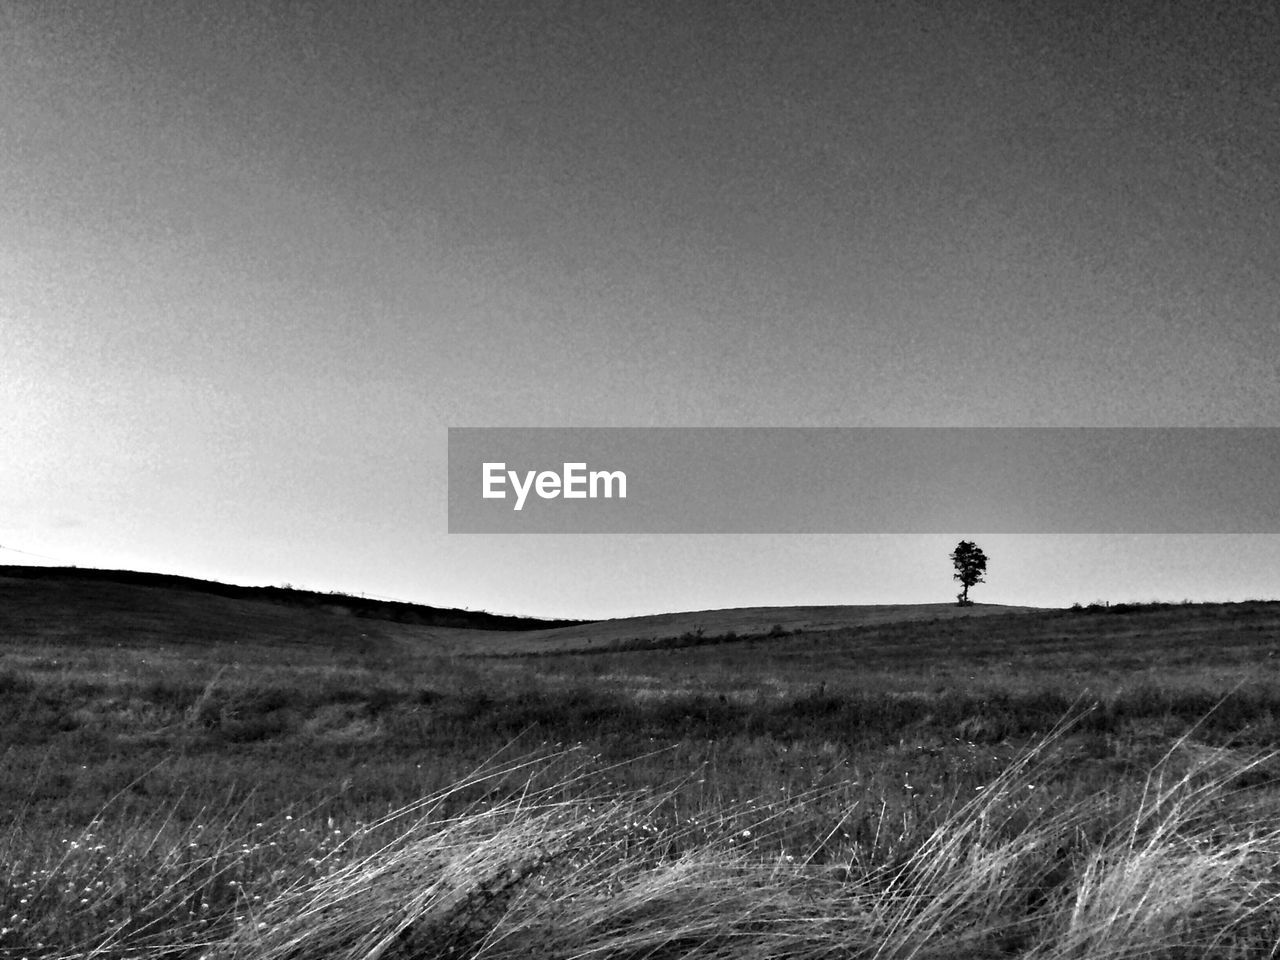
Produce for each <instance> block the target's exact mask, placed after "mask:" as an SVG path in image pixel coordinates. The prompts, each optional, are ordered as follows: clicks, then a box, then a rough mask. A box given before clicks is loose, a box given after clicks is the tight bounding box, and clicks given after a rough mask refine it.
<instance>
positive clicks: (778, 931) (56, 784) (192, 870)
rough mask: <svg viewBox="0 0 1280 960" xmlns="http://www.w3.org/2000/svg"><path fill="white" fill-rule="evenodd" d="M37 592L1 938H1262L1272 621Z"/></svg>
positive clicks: (1176, 611)
mask: <svg viewBox="0 0 1280 960" xmlns="http://www.w3.org/2000/svg"><path fill="white" fill-rule="evenodd" d="M28 586H29V585H28ZM61 589H62V593H61V596H60V598H59V600H58V602H56V603H54V602H51V601H50V599H49V597H48V596H47V595H42V594H41V593H40V592H39V591H33V590H30V589H24V588H23V585H22V584H17V585H15V583H14V582H13V581H3V580H0V644H2V646H0V724H2V725H3V726H0V736H2V737H3V744H4V748H3V755H2V756H0V810H3V811H6V812H7V814H8V816H7V819H6V820H4V821H2V822H0V956H13V957H19V956H29V957H36V956H41V957H52V956H78V957H87V956H102V957H109V956H110V957H116V956H118V957H124V956H132V957H160V956H174V957H187V956H190V957H197V956H203V955H208V956H210V957H246V958H248V957H285V956H288V957H296V958H308V957H317V958H318V957H422V958H428V957H451V958H452V957H471V956H492V957H544V956H545V957H565V958H567V957H600V958H615V957H616V958H623V957H625V958H636V960H638V958H640V957H653V958H675V957H693V956H698V957H1107V956H1166V957H1204V956H1211V957H1230V956H1239V957H1253V956H1259V957H1261V956H1272V955H1274V953H1275V952H1276V945H1277V943H1278V942H1280V940H1278V939H1277V938H1278V937H1280V909H1278V908H1277V901H1276V899H1275V898H1276V896H1277V894H1280V872H1277V869H1276V864H1277V863H1278V862H1280V817H1278V816H1277V813H1280V806H1277V803H1276V801H1277V794H1276V793H1275V791H1274V789H1273V786H1272V781H1273V773H1274V771H1275V769H1277V767H1276V764H1275V761H1273V760H1272V759H1271V758H1270V756H1269V755H1268V751H1269V750H1270V749H1271V748H1272V746H1273V744H1274V743H1275V742H1276V740H1277V733H1278V732H1280V731H1278V729H1277V726H1276V724H1277V719H1276V718H1278V717H1280V709H1277V708H1278V707H1280V685H1278V684H1277V666H1276V660H1277V658H1276V657H1275V656H1273V654H1274V653H1275V650H1277V649H1280V604H1275V603H1250V604H1231V605H1176V606H1159V605H1152V606H1145V607H1132V608H1126V607H1111V608H1101V609H1086V610H1075V611H1020V612H1019V611H1015V612H1009V611H999V610H994V611H993V610H990V609H988V610H987V611H985V614H986V615H984V616H981V617H967V618H961V619H956V618H949V619H944V618H940V617H936V618H930V617H925V618H922V617H921V611H919V610H915V611H908V612H907V614H906V615H905V616H904V618H903V619H899V620H893V619H885V618H883V617H869V618H866V619H864V621H862V622H861V625H858V626H843V627H840V628H838V629H810V630H800V631H796V630H794V629H791V628H788V627H786V626H784V625H782V624H781V623H779V628H778V629H777V630H773V629H772V628H770V629H769V630H768V631H767V632H765V634H764V635H759V634H757V635H754V636H747V637H743V636H739V635H738V631H733V630H726V631H724V632H723V633H710V632H708V631H707V630H706V628H705V627H704V628H703V629H702V630H701V631H698V630H697V629H696V628H690V629H686V630H684V631H683V632H682V633H680V634H674V635H672V636H671V637H668V638H666V640H667V641H669V642H657V643H655V642H654V641H653V638H652V637H643V636H639V637H636V638H632V639H636V640H639V641H641V642H637V643H612V642H610V643H601V644H596V645H592V646H589V647H583V648H578V649H577V652H573V653H566V652H558V651H557V648H555V647H554V646H538V647H535V649H536V651H537V652H536V653H532V652H529V651H530V648H529V646H528V644H529V640H528V638H527V637H525V638H520V637H519V635H513V637H514V638H515V639H518V640H519V641H520V642H518V643H517V642H514V640H513V643H512V645H511V646H510V647H509V648H507V649H490V648H489V647H487V646H486V644H493V643H496V642H497V641H496V640H494V639H493V638H492V637H490V638H486V639H485V643H484V644H479V645H476V646H471V647H468V646H465V645H464V646H461V647H460V646H458V645H457V644H451V645H445V646H443V647H436V646H433V645H431V644H430V643H426V642H410V634H409V633H407V632H406V631H407V630H408V629H409V627H408V626H407V625H405V624H402V623H390V622H382V621H376V620H371V619H369V620H366V619H355V618H352V617H351V616H349V615H347V614H343V613H342V612H341V611H326V610H323V609H290V608H282V607H280V606H278V605H272V604H266V603H260V602H253V601H242V600H237V601H235V602H236V603H241V604H245V605H246V606H244V607H241V608H237V610H238V613H237V615H236V617H235V618H234V623H235V626H236V631H235V634H236V635H235V636H234V637H231V638H229V637H227V636H225V633H226V624H227V622H228V616H229V615H228V613H227V608H218V610H219V613H220V615H221V619H219V620H217V621H216V622H215V621H213V620H211V619H210V612H211V608H210V607H209V606H207V601H208V598H193V597H191V596H190V595H187V594H184V593H182V592H181V591H177V592H175V591H165V590H159V589H156V590H154V591H152V594H151V595H150V596H148V595H146V592H145V591H142V592H141V593H140V592H139V591H141V590H142V588H137V587H133V588H131V590H132V592H130V591H124V592H120V591H113V590H112V589H111V587H110V585H107V584H97V585H95V586H94V588H93V589H92V590H86V589H85V588H84V587H83V586H78V587H77V586H74V585H66V584H64V585H62V588H61ZM807 617H808V621H809V622H812V621H813V620H814V619H815V617H814V616H813V615H807ZM913 617H914V619H913ZM775 622H777V621H775ZM353 626H354V628H353ZM565 629H571V630H573V629H583V627H581V626H579V627H568V628H565ZM769 634H772V635H769ZM211 635H213V636H212V637H211ZM420 639H421V638H420ZM499 639H500V638H499ZM612 639H613V640H617V639H620V638H618V637H614V638H612ZM621 639H626V638H621ZM486 649H487V650H488V652H489V653H491V654H493V655H492V656H478V655H476V654H478V653H480V652H481V651H482V650H486ZM516 653H522V655H520V656H515V655H513V654H516ZM1067 715H1070V716H1071V717H1072V718H1073V720H1072V722H1071V723H1070V724H1069V725H1068V726H1066V727H1065V728H1063V727H1061V726H1060V721H1061V720H1062V718H1063V717H1064V716H1067Z"/></svg>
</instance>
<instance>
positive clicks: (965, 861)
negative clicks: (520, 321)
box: [3, 727, 1280, 960]
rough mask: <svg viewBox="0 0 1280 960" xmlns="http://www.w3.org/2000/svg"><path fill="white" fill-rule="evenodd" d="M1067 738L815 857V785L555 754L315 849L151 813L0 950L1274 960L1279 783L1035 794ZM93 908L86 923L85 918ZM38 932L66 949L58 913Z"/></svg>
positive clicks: (69, 856)
mask: <svg viewBox="0 0 1280 960" xmlns="http://www.w3.org/2000/svg"><path fill="white" fill-rule="evenodd" d="M1064 732H1065V727H1062V728H1059V729H1058V730H1055V731H1054V732H1053V733H1051V734H1050V735H1049V736H1048V737H1046V738H1045V739H1044V740H1043V741H1041V742H1040V743H1039V744H1038V745H1037V746H1036V747H1035V748H1034V749H1032V750H1030V751H1027V752H1025V753H1023V754H1021V755H1020V756H1019V757H1017V758H1016V759H1015V760H1014V761H1013V762H1012V763H1010V764H1009V765H1008V766H1007V767H1006V768H1005V769H1004V770H1003V771H1002V772H1001V773H1000V774H998V775H997V776H996V777H995V778H994V779H993V780H992V781H991V782H989V783H988V784H986V785H985V786H984V789H982V790H981V791H976V792H975V795H974V796H973V797H972V798H971V799H969V800H967V801H964V802H960V801H956V802H955V803H954V804H952V805H951V806H950V808H948V809H939V810H938V811H936V816H935V817H934V818H933V819H932V820H931V821H929V822H917V823H908V822H906V821H899V822H898V823H899V826H898V829H899V830H900V833H899V835H898V836H894V837H876V838H874V840H873V841H868V840H865V839H864V840H855V839H850V838H848V837H847V836H845V834H844V832H843V831H842V829H841V827H842V821H843V820H844V819H845V818H848V817H852V816H854V815H855V814H856V813H857V811H854V810H847V811H845V812H844V814H843V816H842V817H837V818H836V819H834V820H831V821H829V822H827V823H826V824H825V827H826V829H825V832H824V833H821V834H814V836H817V837H818V840H817V841H816V842H814V843H812V844H811V845H810V846H809V847H808V848H804V849H801V848H793V847H789V846H788V845H787V843H788V837H790V836H793V835H794V834H793V833H792V832H789V831H787V830H784V829H782V827H781V826H780V824H781V823H782V821H783V820H784V819H786V818H787V817H793V816H794V815H795V814H796V813H797V812H798V811H804V810H806V809H813V810H826V809H828V808H827V807H826V806H825V805H824V804H823V803H822V802H821V800H822V798H821V797H820V796H818V795H817V793H816V792H815V793H811V794H808V795H802V796H795V797H791V798H789V799H788V800H787V802H786V803H785V804H778V805H774V806H762V805H759V804H748V805H738V806H726V807H725V808H723V809H722V810H721V811H720V814H719V819H718V820H712V821H708V820H707V819H706V817H705V816H704V817H701V818H698V819H697V820H696V822H695V820H694V819H693V818H689V819H684V820H681V819H672V818H671V817H670V816H668V815H667V813H666V810H667V807H668V804H667V801H669V800H670V799H671V798H672V796H673V795H674V791H675V790H676V788H677V786H678V785H676V784H672V785H670V786H669V787H668V788H666V789H665V790H647V791H631V792H628V793H621V794H618V793H615V794H608V793H601V792H598V791H594V790H592V789H590V788H589V787H588V778H587V777H586V776H585V774H583V773H575V772H574V769H575V768H573V767H572V766H568V767H565V770H564V772H563V773H562V774H561V775H560V776H559V778H558V782H557V783H556V785H555V786H554V787H553V788H551V787H549V788H543V789H536V788H534V787H533V786H532V784H533V783H534V782H535V780H536V779H538V776H539V774H540V773H541V772H544V771H545V767H546V766H547V764H548V763H552V762H560V763H562V764H564V763H565V762H567V761H571V760H572V757H571V756H569V755H567V754H566V755H562V756H561V757H559V758H556V761H548V760H546V759H543V760H520V761H515V762H511V763H507V764H505V765H503V764H495V765H490V766H488V767H486V768H485V769H481V770H478V771H476V772H475V773H474V774H472V775H471V776H470V777H467V778H464V779H463V780H461V781H459V782H458V783H457V784H455V785H453V786H451V787H450V788H448V789H446V790H443V791H441V792H439V793H437V794H435V795H433V796H430V797H427V798H425V799H423V800H421V801H419V802H417V803H414V804H411V805H409V806H406V807H404V808H401V809H399V810H396V811H393V812H392V813H390V814H389V815H388V816H387V817H385V818H383V819H381V820H379V821H377V822H373V823H368V824H359V825H354V826H353V827H352V829H350V830H346V831H344V830H343V829H342V828H341V827H337V828H335V827H333V826H332V825H330V826H329V827H328V829H327V830H326V829H324V828H321V830H320V832H321V833H324V834H325V835H326V837H327V838H328V839H327V840H325V841H324V842H321V843H312V845H311V846H308V847H305V848H301V847H299V846H298V845H297V844H294V848H293V849H289V850H280V849H279V844H280V841H281V840H282V839H283V838H284V836H285V831H286V830H294V831H296V830H297V829H298V828H297V827H296V825H295V824H292V823H291V824H285V823H281V824H275V825H259V827H262V828H263V829H262V830H260V831H259V832H258V833H257V834H255V835H254V836H251V837H239V838H237V837H233V836H231V835H229V834H226V833H222V834H219V833H218V832H217V831H216V830H212V831H211V830H210V828H209V827H208V826H205V825H202V826H201V827H200V829H199V830H196V831H193V830H192V829H190V828H188V829H182V830H174V829H169V828H168V827H167V826H166V825H165V824H163V823H161V824H152V825H151V829H149V830H145V831H144V830H142V829H140V828H138V829H135V830H134V831H133V832H132V834H131V835H128V836H125V835H118V836H116V837H114V838H112V840H111V842H110V843H109V844H105V843H98V844H96V845H95V844H93V843H91V842H90V843H88V846H89V847H94V848H95V849H96V851H97V853H96V854H94V856H96V857H97V859H96V860H95V859H93V857H91V856H87V855H86V854H84V853H83V852H82V851H84V850H85V844H82V843H77V846H76V848H75V849H70V850H68V851H66V854H65V856H64V857H63V859H62V861H61V862H59V863H55V864H51V865H48V867H47V870H46V877H45V884H44V888H43V891H42V892H41V893H38V894H36V896H41V895H43V896H46V897H48V896H50V895H51V891H55V892H56V891H57V890H58V889H61V886H66V887H67V888H68V889H72V890H73V891H79V890H84V891H86V894H85V895H84V896H82V897H79V898H77V899H70V900H68V898H65V897H64V898H63V902H62V904H61V906H60V907H58V905H57V904H54V903H52V902H50V903H49V904H48V906H50V907H51V908H55V907H56V908H57V909H53V910H52V912H51V913H50V914H49V915H48V916H47V917H46V920H47V921H57V926H58V928H60V929H61V930H63V931H70V930H74V931H76V932H77V934H78V936H77V944H78V945H74V946H73V945H70V941H69V940H67V939H63V940H62V941H61V942H60V945H58V946H55V944H58V941H56V940H53V939H47V940H43V941H34V940H31V941H26V942H23V943H19V942H16V941H15V940H14V939H13V937H12V934H13V932H14V931H13V930H8V931H6V933H7V934H9V935H10V938H9V940H8V941H5V942H7V943H8V944H11V945H12V946H11V947H10V949H9V950H8V951H6V952H5V953H4V954H3V955H4V956H12V957H18V956H32V957H34V956H42V957H52V956H58V957H65V958H76V960H88V958H107V957H135V958H138V960H155V958H159V957H178V956H182V957H204V958H207V960H285V958H288V960H410V958H421V960H461V958H492V960H505V958H511V960H516V958H519V960H528V958H547V960H570V958H573V960H585V958H600V960H640V958H649V960H660V958H661V960H675V958H694V957H697V958H702V960H705V958H725V960H728V958H761V960H763V958H795V960H802V958H836V957H847V958H868V960H870V958H874V960H890V958H893V960H907V958H948V960H957V958H996V957H1018V958H1026V960H1031V958H1036V960H1067V958H1079V960H1084V958H1089V960H1095V958H1108V960H1109V958H1129V957H1134V958H1137V957H1143V958H1170V960H1172V958H1190V957H1197V958H1199V957H1214V958H1218V957H1221V958H1227V957H1242V958H1243V957H1251V958H1252V957H1272V956H1275V955H1276V953H1277V952H1280V950H1278V948H1280V939H1278V936H1280V903H1278V901H1277V896H1280V871H1277V864H1278V863H1280V809H1278V808H1277V807H1276V805H1275V803H1274V800H1275V796H1274V794H1272V793H1269V792H1267V791H1265V790H1260V789H1259V788H1257V787H1251V788H1248V789H1243V788H1239V787H1237V786H1235V785H1234V784H1236V783H1238V782H1239V780H1240V778H1241V776H1242V775H1246V774H1248V773H1249V772H1250V771H1251V770H1256V769H1257V768H1258V765H1259V764H1260V763H1261V762H1263V761H1264V760H1265V759H1267V758H1264V757H1252V758H1243V759H1242V758H1237V760H1236V761H1235V763H1234V765H1233V766H1232V767H1231V768H1229V769H1228V768H1224V766H1223V765H1222V763H1221V762H1220V761H1217V760H1214V759H1213V758H1211V757H1207V756H1202V757H1199V758H1193V759H1191V760H1190V761H1187V759H1186V757H1185V755H1184V754H1183V753H1182V752H1180V751H1179V750H1177V749H1171V750H1170V751H1168V753H1167V754H1166V755H1165V758H1164V760H1163V761H1162V762H1161V763H1159V764H1157V765H1156V767H1155V768H1154V769H1153V770H1152V772H1151V775H1150V776H1149V777H1148V778H1147V779H1146V781H1145V783H1143V784H1142V785H1141V787H1140V789H1137V790H1136V791H1134V792H1132V793H1126V792H1125V791H1124V790H1117V791H1113V792H1107V793H1099V794H1096V795H1094V796H1093V797H1091V798H1087V799H1084V800H1075V801H1071V802H1064V803H1063V804H1061V805H1058V806H1056V807H1055V806H1049V807H1045V806H1044V805H1043V804H1042V803H1039V802H1037V803H1034V804H1033V803H1032V802H1031V801H1030V800H1029V798H1031V797H1033V796H1035V795H1036V794H1035V791H1034V790H1031V789H1028V788H1029V787H1030V786H1032V785H1034V784H1035V783H1036V782H1037V781H1038V780H1039V779H1040V778H1042V777H1045V776H1047V775H1049V774H1050V773H1051V770H1052V766H1053V763H1054V761H1053V751H1052V747H1053V745H1054V743H1055V741H1056V740H1058V739H1059V738H1060V737H1061V736H1062V735H1063V734H1064ZM578 769H579V770H581V769H584V768H581V767H580V768H578ZM521 778H523V780H524V783H525V787H524V788H523V789H522V790H516V791H514V792H513V791H511V790H510V789H508V790H506V792H505V793H503V794H502V795H500V796H495V795H493V793H492V792H491V793H490V794H489V795H487V796H486V798H485V799H484V800H481V801H476V802H473V803H470V804H468V805H467V806H466V807H465V808H463V809H462V810H461V811H460V812H455V813H452V814H448V815H446V814H444V813H443V811H444V810H446V809H447V808H448V807H449V802H448V801H449V800H450V799H451V798H456V796H458V795H459V794H461V793H463V792H474V791H475V790H476V789H477V788H483V787H485V786H488V785H493V784H498V783H504V784H510V783H513V782H517V781H519V780H520V779H521ZM590 782H592V783H594V782H595V781H590ZM575 787H581V790H579V791H578V792H576V793H575ZM224 813H228V812H227V811H224ZM222 819H223V821H224V822H228V823H229V822H234V819H235V818H234V817H231V816H224V817H223V818H222ZM891 824H892V821H890V820H888V819H887V818H886V819H882V821H881V824H880V826H881V829H883V830H890V829H893V827H892V825H891ZM96 829H97V830H99V831H101V830H103V825H102V824H98V825H97V827H96ZM304 832H305V831H304ZM268 837H271V838H273V839H271V840H267V839H266V838H268ZM82 840H84V841H92V840H93V836H92V835H89V834H87V835H86V836H85V837H83V838H82ZM263 851H267V853H266V854H264V853H263ZM264 858H265V859H264ZM126 860H128V861H130V862H125V861H126ZM258 861H261V862H258ZM143 862H145V863H148V864H149V865H150V867H151V868H152V869H154V871H155V875H154V877H153V878H152V880H151V882H150V883H149V884H139V885H138V888H137V889H136V890H135V891H134V893H135V894H137V895H135V896H133V898H132V900H130V891H129V888H128V885H127V884H126V883H125V882H124V881H125V879H126V878H128V877H129V875H130V871H131V870H132V871H134V873H135V874H136V872H137V866H136V863H143ZM90 864H96V872H94V871H91V870H89V869H87V868H88V866H89V865H90ZM15 876H16V874H15V873H14V872H13V870H12V869H11V874H10V881H11V882H12V881H13V880H14V878H15ZM126 907H127V909H124V908H126ZM113 916H114V919H112V917H113ZM93 918H97V919H98V921H99V925H98V927H97V928H96V930H95V929H93V924H92V923H89V922H86V921H87V920H91V919H93ZM42 929H43V934H42V935H43V936H45V937H49V938H52V937H56V936H57V933H56V930H54V931H53V932H51V929H52V928H51V927H50V925H49V924H48V923H46V924H45V925H44V926H43V927H42ZM34 932H35V925H34V924H33V925H32V929H31V930H29V931H28V933H34ZM37 942H40V943H42V944H43V946H40V947H37V946H36V943H37Z"/></svg>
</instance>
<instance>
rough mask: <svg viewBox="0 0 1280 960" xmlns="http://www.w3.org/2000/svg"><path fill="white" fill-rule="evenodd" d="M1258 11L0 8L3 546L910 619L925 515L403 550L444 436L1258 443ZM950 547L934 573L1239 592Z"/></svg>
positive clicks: (1241, 591)
mask: <svg viewBox="0 0 1280 960" xmlns="http://www.w3.org/2000/svg"><path fill="white" fill-rule="evenodd" d="M1278 11H1280V8H1277V7H1276V5H1275V4H1273V3H1269V2H1240V3H1230V4H1206V3H1204V2H1201V0H1187V2H1173V3H1165V2H1161V3H1155V2H1148V0H1142V2H1132V3H1113V2H1102V0H1090V2H1065V0H1064V2H1060V3H1050V2H1043V3H1041V2H1037V3H1027V4H1017V5H1014V4H1006V3H1000V2H995V0H983V2H979V0H957V2H948V3H933V2H922V0H896V2H885V3H878V2H816V0H815V2H773V3H770V2H745V0H744V2H725V3H721V2H709V0H708V2H703V0H683V2H674V0H672V2H653V0H640V2H635V3H628V4H625V5H624V4H592V3H587V2H571V0H518V2H514V0H507V2H491V3H482V2H475V0H439V2H409V0H401V2H392V0H362V2H360V3H354V2H336V0H315V2H302V0H296V2H284V0H252V2H251V0H219V2H217V3H208V2H204V0H201V2H194V0H122V2H115V3H96V2H88V0H84V2H75V0H70V2H55V0H49V2H29V0H0V184H2V185H3V189H0V414H2V416H0V544H3V545H4V547H6V548H10V549H0V563H28V562H33V557H32V556H30V555H32V554H34V555H39V556H38V557H37V558H35V559H39V558H41V557H43V558H51V559H52V560H53V561H58V562H62V563H74V564H77V565H80V566H97V567H122V568H128V569H142V570H156V571H160V572H166V573H176V574H183V575H188V576H197V577H206V578H213V579H218V580H224V581H229V582H237V583H281V582H290V583H293V584H295V585H299V586H306V587H311V588H315V589H321V590H329V589H335V590H343V591H349V592H355V593H359V592H367V593H370V594H377V595H384V596H392V597H396V598H400V599H405V600H412V601H417V602H423V603H432V604H438V605H447V606H468V607H473V608H485V609H489V610H496V611H499V612H505V613H521V614H531V615H551V616H581V617H605V616H622V615H628V614H640V613H651V612H660V611H664V610H675V609H696V608H717V607H731V606H755V605H762V604H813V603H880V602H883V603H891V602H933V601H938V600H948V599H950V598H951V597H952V596H953V595H954V593H955V590H956V589H957V588H956V587H955V586H954V585H953V584H952V582H951V579H950V575H951V572H952V571H951V568H950V564H949V561H948V560H947V554H948V553H949V552H950V550H951V548H952V547H953V546H954V543H955V540H956V537H954V536H942V535H939V536H910V537H907V536H901V537H893V536H836V535H830V536H819V535H805V536H790V537H785V536H763V535H759V536H682V535H665V536H658V535H654V536H641V535H629V536H605V535H598V536H506V537H504V536H491V535H452V536H451V535H448V534H447V533H446V532H445V531H446V522H445V495H446V487H445V480H446V446H445V444H446V428H447V427H449V426H473V427H478V426H561V427H564V426H669V427H683V426H871V425H883V426H918V425H919V426H923V425H930V426H1280V56H1277V51H1280V12H1278ZM970 538H971V539H976V540H977V541H978V542H979V544H980V545H981V546H982V547H983V548H984V549H985V550H986V552H987V554H988V556H989V557H990V558H991V566H990V571H989V577H988V579H989V583H988V584H985V585H982V586H980V587H977V588H975V590H974V594H973V595H974V598H975V599H978V600H986V601H992V602H1004V603H1016V604H1044V605H1056V604H1062V605H1065V604H1070V603H1071V602H1074V601H1080V602H1085V603H1087V602H1090V601H1092V600H1097V599H1110V600H1149V599H1164V600H1181V599H1185V598H1189V599H1206V600H1209V599H1245V598H1252V597H1271V598H1275V597H1280V537H1277V536H1263V535H1257V536H1246V535H1238V536H1221V537H1216V536H1199V537H1196V536H1178V537H1174V536H1089V537H1086V536H1056V537H1038V536H1030V535H1025V536H983V531H981V530H974V531H971V534H970ZM13 548H16V551H26V553H25V554H24V553H20V552H16V551H15V549H13ZM46 562H47V561H46Z"/></svg>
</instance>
